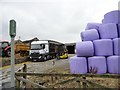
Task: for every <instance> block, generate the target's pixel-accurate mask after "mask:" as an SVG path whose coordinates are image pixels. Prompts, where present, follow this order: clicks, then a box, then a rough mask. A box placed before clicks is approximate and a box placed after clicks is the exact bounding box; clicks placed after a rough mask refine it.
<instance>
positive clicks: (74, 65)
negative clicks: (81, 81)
mask: <svg viewBox="0 0 120 90" xmlns="http://www.w3.org/2000/svg"><path fill="white" fill-rule="evenodd" d="M69 63H70V73H72V74H86V73H87V60H86V58H85V57H76V56H74V57H70V58H69Z"/></svg>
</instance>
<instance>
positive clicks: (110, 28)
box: [99, 23, 118, 39]
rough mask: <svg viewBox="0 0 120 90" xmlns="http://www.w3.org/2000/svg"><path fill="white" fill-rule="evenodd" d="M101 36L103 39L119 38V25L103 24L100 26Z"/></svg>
mask: <svg viewBox="0 0 120 90" xmlns="http://www.w3.org/2000/svg"><path fill="white" fill-rule="evenodd" d="M99 34H100V38H101V39H113V38H117V37H118V32H117V25H116V24H114V23H108V24H102V25H100V26H99Z"/></svg>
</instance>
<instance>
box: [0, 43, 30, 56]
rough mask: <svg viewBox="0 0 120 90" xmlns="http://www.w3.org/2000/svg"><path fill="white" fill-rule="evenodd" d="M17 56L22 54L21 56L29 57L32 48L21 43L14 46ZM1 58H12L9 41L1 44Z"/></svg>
mask: <svg viewBox="0 0 120 90" xmlns="http://www.w3.org/2000/svg"><path fill="white" fill-rule="evenodd" d="M14 50H15V54H17V53H20V56H27V55H29V50H30V46H28V45H26V44H24V43H19V44H15V45H14ZM0 56H2V57H10V56H11V46H10V43H9V42H8V41H1V42H0Z"/></svg>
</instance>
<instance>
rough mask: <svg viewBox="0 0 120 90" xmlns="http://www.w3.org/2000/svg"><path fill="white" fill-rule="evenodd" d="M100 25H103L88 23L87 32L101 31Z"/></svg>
mask: <svg viewBox="0 0 120 90" xmlns="http://www.w3.org/2000/svg"><path fill="white" fill-rule="evenodd" d="M99 25H101V24H100V23H88V24H87V26H86V28H85V30H89V29H97V30H98V29H99Z"/></svg>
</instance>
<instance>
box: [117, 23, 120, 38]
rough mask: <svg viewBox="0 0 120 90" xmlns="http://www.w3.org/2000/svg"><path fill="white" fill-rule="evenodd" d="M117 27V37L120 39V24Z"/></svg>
mask: <svg viewBox="0 0 120 90" xmlns="http://www.w3.org/2000/svg"><path fill="white" fill-rule="evenodd" d="M117 27H118V37H120V24H117Z"/></svg>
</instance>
